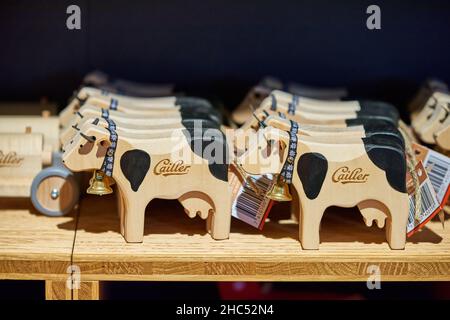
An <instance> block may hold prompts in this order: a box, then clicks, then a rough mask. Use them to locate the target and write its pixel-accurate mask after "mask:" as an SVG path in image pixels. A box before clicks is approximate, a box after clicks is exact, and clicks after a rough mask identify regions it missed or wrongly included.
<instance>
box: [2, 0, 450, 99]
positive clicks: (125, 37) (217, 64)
mask: <svg viewBox="0 0 450 320" xmlns="http://www.w3.org/2000/svg"><path fill="white" fill-rule="evenodd" d="M70 4H78V5H79V6H80V7H81V13H82V14H81V16H82V18H81V19H82V29H81V30H80V31H78V30H76V31H70V30H68V29H67V28H66V19H67V16H68V15H67V14H66V8H67V6H68V5H70ZM370 4H377V5H379V6H380V7H381V12H382V13H381V21H382V29H381V30H375V31H371V30H368V29H367V28H366V19H367V17H368V15H367V14H366V8H367V6H368V5H370ZM449 12H450V2H449V1H445V0H428V1H420V0H417V1H394V0H390V1H365V0H346V1H331V0H329V1H327V0H303V1H299V0H297V1H255V0H254V1H249V0H247V1H246V0H241V1H230V0H221V1H191V2H188V1H181V0H165V1H124V0H109V1H93V0H91V1H89V0H83V1H77V0H70V1H66V0H59V1H56V0H53V1H52V0H47V1H45V0H28V1H26V0H6V1H5V0H2V1H1V4H0V40H1V41H0V43H1V45H0V100H30V99H38V98H40V97H41V96H48V97H49V98H50V99H51V100H55V99H56V100H57V101H59V102H61V103H62V102H65V101H66V99H67V98H68V97H69V96H70V95H71V93H72V92H73V90H74V89H75V88H77V87H78V86H79V84H80V81H81V79H82V77H83V75H85V74H86V73H87V72H89V71H91V70H93V69H100V70H103V71H105V72H107V73H109V74H112V75H114V76H116V77H122V78H127V79H131V80H136V81H142V82H163V83H167V82H169V83H175V84H177V86H178V89H179V90H183V91H185V92H187V93H188V94H196V95H202V96H208V97H209V96H215V97H219V98H221V99H222V100H224V101H225V103H226V104H227V105H228V106H231V107H232V106H235V105H236V103H237V102H239V101H240V99H241V98H242V97H243V95H244V94H245V92H246V91H247V90H248V88H249V87H250V86H251V85H254V84H256V83H257V82H258V81H259V80H260V79H261V77H263V76H265V75H273V76H276V77H279V78H281V79H283V80H285V81H297V82H300V83H303V84H309V85H317V86H347V87H348V88H349V89H350V92H351V96H353V97H365V98H375V99H381V100H386V101H390V102H392V103H394V104H396V105H397V106H398V107H400V108H402V107H403V106H404V105H405V104H406V103H407V102H408V100H409V99H410V98H411V96H412V95H413V94H414V92H415V91H416V90H417V87H418V86H419V85H420V83H421V82H422V81H423V80H425V79H426V78H427V77H437V78H440V79H442V80H444V81H446V82H447V83H448V82H450V63H449V60H450V58H449V57H450V56H449V53H450V41H449V34H450V19H449Z"/></svg>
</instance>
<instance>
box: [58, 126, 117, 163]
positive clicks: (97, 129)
mask: <svg viewBox="0 0 450 320" xmlns="http://www.w3.org/2000/svg"><path fill="white" fill-rule="evenodd" d="M109 137H110V132H109V131H108V130H107V129H105V128H103V127H101V126H98V125H96V123H95V122H94V123H93V124H91V123H89V124H85V125H84V126H82V127H81V128H80V129H79V131H78V132H77V134H76V135H75V136H74V137H73V139H72V140H70V141H69V142H67V143H66V144H65V145H64V147H63V156H62V160H63V162H64V164H65V165H66V166H67V167H68V168H69V169H70V170H72V171H84V170H94V169H100V168H101V166H102V164H103V162H104V159H105V156H106V152H107V150H108V148H109V146H110V145H111V142H110V139H109Z"/></svg>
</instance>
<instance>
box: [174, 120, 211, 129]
mask: <svg viewBox="0 0 450 320" xmlns="http://www.w3.org/2000/svg"><path fill="white" fill-rule="evenodd" d="M181 124H182V125H183V126H184V127H185V128H186V129H190V128H216V129H220V125H219V124H217V123H216V122H214V121H211V120H208V119H186V120H182V121H181Z"/></svg>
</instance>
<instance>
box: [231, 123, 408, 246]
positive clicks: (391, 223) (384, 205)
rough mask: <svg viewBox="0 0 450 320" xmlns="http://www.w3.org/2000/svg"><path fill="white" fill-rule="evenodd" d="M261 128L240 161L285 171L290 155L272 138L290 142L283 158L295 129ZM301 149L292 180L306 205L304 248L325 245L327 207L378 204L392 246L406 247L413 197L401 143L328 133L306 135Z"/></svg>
mask: <svg viewBox="0 0 450 320" xmlns="http://www.w3.org/2000/svg"><path fill="white" fill-rule="evenodd" d="M258 134H259V135H260V138H259V139H258V141H257V143H253V144H252V145H250V146H249V149H248V151H247V152H246V153H244V154H243V155H242V156H241V157H239V159H238V163H239V164H240V165H241V167H242V168H243V169H244V170H245V171H246V172H248V173H250V174H277V173H280V171H281V169H282V166H283V164H284V162H285V161H284V160H281V161H280V153H279V152H277V150H278V151H279V148H275V150H274V149H273V148H268V142H267V141H270V140H272V141H275V142H278V143H279V144H280V145H282V146H285V147H284V148H283V150H284V152H281V155H282V157H281V159H286V157H287V154H288V150H289V149H290V146H292V145H291V144H290V143H289V134H287V133H286V132H284V131H281V130H278V129H274V128H271V127H267V128H266V129H261V130H259V131H258ZM263 136H264V137H263ZM266 139H267V140H266ZM271 149H272V150H271ZM295 151H296V155H295V159H294V161H293V163H292V166H293V170H292V172H293V176H292V186H293V187H294V189H295V192H296V193H297V194H298V198H297V199H298V201H299V203H297V204H296V205H298V207H299V208H301V209H300V212H299V214H300V223H299V228H300V230H299V231H300V241H301V243H302V246H303V248H304V249H318V248H319V242H320V241H319V227H320V222H321V219H322V216H323V213H324V211H325V209H326V208H327V207H329V206H333V205H334V206H340V207H353V206H356V205H360V206H362V207H364V206H374V205H375V206H376V207H377V208H379V209H381V210H383V211H384V213H385V214H386V216H387V225H386V236H387V240H388V243H389V245H390V247H391V248H392V249H403V248H404V246H405V241H406V224H407V219H408V208H409V207H408V206H409V202H408V195H407V193H406V182H405V175H406V164H405V155H404V152H403V151H402V149H401V147H400V146H399V145H398V143H396V142H392V141H391V140H390V139H380V138H378V139H374V138H361V139H358V138H355V139H346V140H345V141H344V142H343V143H336V142H330V141H329V139H328V137H306V136H301V137H299V138H298V141H297V143H296V145H295Z"/></svg>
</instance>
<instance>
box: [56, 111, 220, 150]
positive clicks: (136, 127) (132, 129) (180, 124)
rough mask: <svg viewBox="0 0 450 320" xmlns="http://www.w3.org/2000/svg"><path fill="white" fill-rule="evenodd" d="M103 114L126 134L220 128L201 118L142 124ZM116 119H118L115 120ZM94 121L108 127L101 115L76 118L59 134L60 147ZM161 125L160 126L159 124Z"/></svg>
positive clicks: (215, 123) (139, 120)
mask: <svg viewBox="0 0 450 320" xmlns="http://www.w3.org/2000/svg"><path fill="white" fill-rule="evenodd" d="M103 113H104V114H107V115H108V118H112V119H115V120H113V121H114V122H115V123H116V126H117V127H118V128H121V129H122V130H124V131H125V132H128V133H137V134H139V133H142V131H152V132H154V133H155V132H167V131H172V130H174V129H179V128H184V127H186V126H193V125H194V124H195V123H196V124H197V126H204V127H205V128H213V127H215V128H220V126H219V124H217V122H215V121H211V120H208V119H202V118H197V119H195V118H192V119H191V118H186V119H182V120H180V119H179V118H169V119H170V120H171V121H167V118H164V117H163V115H161V117H160V118H150V119H148V121H147V122H148V123H147V124H142V117H128V118H125V119H124V120H120V117H117V114H113V115H112V116H111V112H110V111H108V110H103ZM117 118H118V119H117ZM94 119H99V124H100V125H101V126H105V127H106V126H108V122H107V120H106V119H104V118H103V115H102V117H101V118H98V117H95V118H94V117H91V116H90V115H89V114H88V115H86V116H84V117H83V118H79V117H78V118H77V119H76V120H78V121H76V122H75V124H73V125H72V126H70V127H68V128H65V129H62V130H61V133H60V142H61V145H64V144H66V143H67V142H68V141H69V140H70V139H72V138H73V136H74V135H75V134H76V133H77V131H78V130H79V128H80V127H81V126H82V125H83V124H84V123H86V122H91V123H92V121H93V120H94ZM134 119H137V120H138V121H136V122H137V123H138V124H135V123H133V122H134V121H133V120H134ZM161 123H162V124H161Z"/></svg>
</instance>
